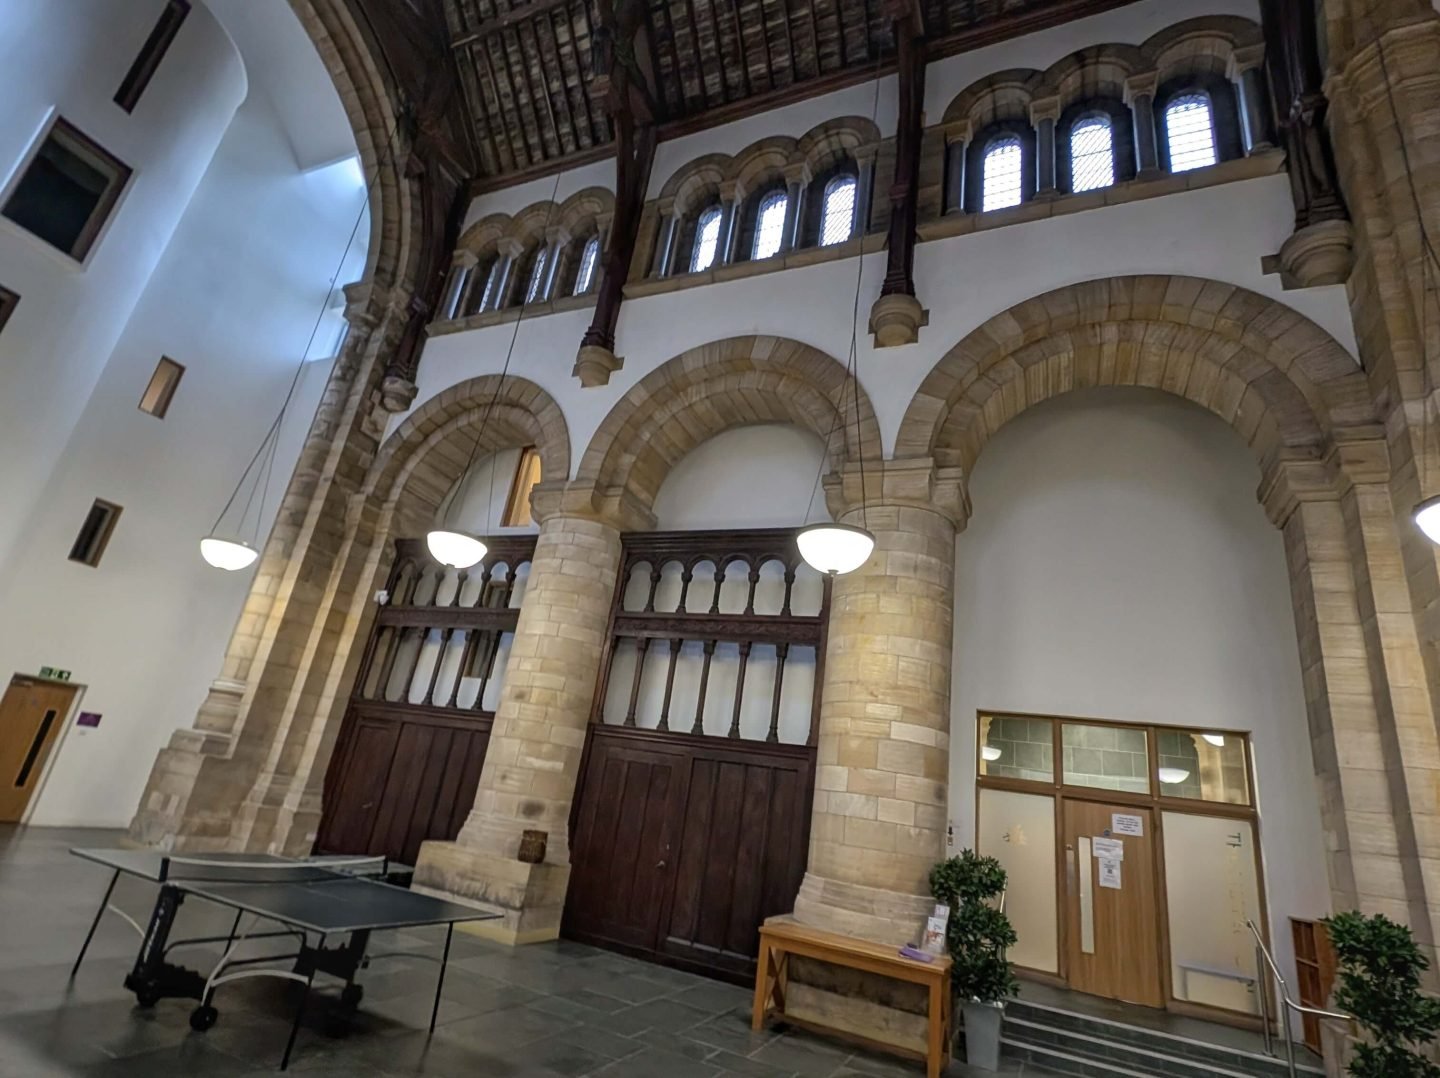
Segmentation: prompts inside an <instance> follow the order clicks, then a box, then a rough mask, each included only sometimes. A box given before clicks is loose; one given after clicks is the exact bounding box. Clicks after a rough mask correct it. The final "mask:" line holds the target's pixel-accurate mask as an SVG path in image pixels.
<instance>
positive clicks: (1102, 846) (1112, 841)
mask: <svg viewBox="0 0 1440 1078" xmlns="http://www.w3.org/2000/svg"><path fill="white" fill-rule="evenodd" d="M1090 847H1091V849H1093V850H1094V851H1095V856H1096V857H1101V858H1104V859H1105V860H1107V861H1123V860H1125V843H1123V842H1121V841H1120V840H1119V839H1118V838H1101V837H1100V836H1099V835H1096V836H1095V837H1094V838H1092V839H1091V840H1090Z"/></svg>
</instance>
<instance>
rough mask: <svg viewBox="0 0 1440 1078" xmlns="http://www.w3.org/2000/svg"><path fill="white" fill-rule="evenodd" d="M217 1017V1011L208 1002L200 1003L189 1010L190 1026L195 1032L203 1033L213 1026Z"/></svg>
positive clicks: (218, 1015)
mask: <svg viewBox="0 0 1440 1078" xmlns="http://www.w3.org/2000/svg"><path fill="white" fill-rule="evenodd" d="M219 1018H220V1012H219V1011H217V1010H216V1009H215V1008H214V1007H211V1006H209V1005H208V1004H205V1003H202V1004H200V1006H198V1007H196V1008H195V1009H194V1010H193V1011H191V1012H190V1028H191V1029H193V1030H194V1031H195V1032H196V1033H204V1032H205V1031H206V1030H207V1029H209V1028H210V1027H211V1026H213V1025H214V1024H215V1023H216V1021H217V1020H218V1019H219Z"/></svg>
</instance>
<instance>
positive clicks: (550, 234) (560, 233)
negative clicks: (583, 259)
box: [545, 225, 570, 247]
mask: <svg viewBox="0 0 1440 1078" xmlns="http://www.w3.org/2000/svg"><path fill="white" fill-rule="evenodd" d="M545 242H546V243H548V244H550V246H552V247H555V246H561V245H564V244H567V243H569V242H570V230H569V229H568V228H566V227H565V226H564V225H551V226H550V227H549V228H547V229H546V230H545Z"/></svg>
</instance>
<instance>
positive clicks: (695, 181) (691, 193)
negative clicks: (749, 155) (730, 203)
mask: <svg viewBox="0 0 1440 1078" xmlns="http://www.w3.org/2000/svg"><path fill="white" fill-rule="evenodd" d="M730 165H731V158H730V155H729V154H723V153H707V154H705V155H704V156H702V157H697V158H695V160H693V161H690V162H687V163H686V164H684V165H681V166H680V167H679V168H677V169H676V170H675V171H674V172H673V173H672V174H671V176H670V178H669V179H668V180H666V181H665V185H664V186H663V187H661V188H660V195H659V198H660V200H661V201H662V202H663V201H665V200H667V199H671V200H673V201H674V203H675V212H676V213H680V214H685V213H691V212H693V211H695V210H698V209H699V208H700V206H701V204H702V203H703V202H704V201H705V200H706V199H707V198H709V197H713V196H714V195H715V194H716V193H717V192H718V191H719V190H720V185H721V184H722V183H724V182H725V180H726V179H727V178H728V177H729V175H730Z"/></svg>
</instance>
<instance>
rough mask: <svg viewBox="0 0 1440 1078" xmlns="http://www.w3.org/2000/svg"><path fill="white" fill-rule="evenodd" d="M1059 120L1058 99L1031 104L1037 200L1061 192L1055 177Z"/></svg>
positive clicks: (1052, 196)
mask: <svg viewBox="0 0 1440 1078" xmlns="http://www.w3.org/2000/svg"><path fill="white" fill-rule="evenodd" d="M1059 119H1060V99H1059V98H1058V97H1046V98H1042V99H1041V100H1039V101H1032V102H1031V103H1030V122H1031V123H1032V124H1033V125H1034V126H1035V197H1036V198H1054V197H1055V195H1056V194H1057V193H1058V190H1059V188H1058V182H1057V180H1056V176H1055V149H1056V147H1055V123H1056V121H1058V120H1059Z"/></svg>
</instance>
